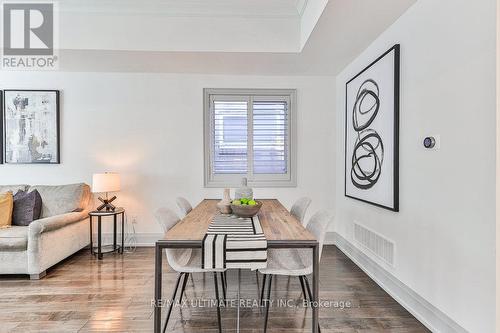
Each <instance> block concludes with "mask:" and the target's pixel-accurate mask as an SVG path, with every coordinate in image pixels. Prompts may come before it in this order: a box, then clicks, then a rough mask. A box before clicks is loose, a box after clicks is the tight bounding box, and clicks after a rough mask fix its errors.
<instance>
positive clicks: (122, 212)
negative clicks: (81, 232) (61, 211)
mask: <svg viewBox="0 0 500 333" xmlns="http://www.w3.org/2000/svg"><path fill="white" fill-rule="evenodd" d="M119 215H121V222H122V229H121V236H122V244H121V245H117V244H116V224H117V220H118V216H119ZM103 216H113V245H107V246H106V247H111V249H107V250H103V249H102V244H101V238H102V237H101V230H102V228H101V220H102V217H103ZM89 217H90V253H91V254H93V255H97V259H99V260H101V259H102V255H103V254H104V253H111V252H116V251H118V253H121V254H123V249H124V242H125V230H124V225H125V209H123V208H116V209H115V210H109V211H107V210H101V211H93V212H90V213H89ZM94 217H96V218H97V246H96V247H94V245H93V241H92V224H93V218H94ZM96 250H97V252H96Z"/></svg>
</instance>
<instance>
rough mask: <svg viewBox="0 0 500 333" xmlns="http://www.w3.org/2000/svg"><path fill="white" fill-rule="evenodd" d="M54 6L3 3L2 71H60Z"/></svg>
mask: <svg viewBox="0 0 500 333" xmlns="http://www.w3.org/2000/svg"><path fill="white" fill-rule="evenodd" d="M55 5H56V4H55V3H52V2H50V3H40V2H36V3H28V2H10V1H9V2H4V3H3V4H2V9H3V14H2V18H3V34H2V36H3V58H2V68H3V69H15V70H34V69H35V70H39V69H43V70H46V69H57V68H56V67H57V66H56V65H57V55H56V54H54V50H55V45H54V42H55V41H56V39H55V32H56V29H55V28H56V24H55V23H56V22H55V13H56V12H55V10H54V9H55Z"/></svg>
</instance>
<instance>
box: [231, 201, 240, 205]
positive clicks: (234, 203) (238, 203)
mask: <svg viewBox="0 0 500 333" xmlns="http://www.w3.org/2000/svg"><path fill="white" fill-rule="evenodd" d="M232 204H233V205H235V206H239V205H241V201H240V200H233V202H232Z"/></svg>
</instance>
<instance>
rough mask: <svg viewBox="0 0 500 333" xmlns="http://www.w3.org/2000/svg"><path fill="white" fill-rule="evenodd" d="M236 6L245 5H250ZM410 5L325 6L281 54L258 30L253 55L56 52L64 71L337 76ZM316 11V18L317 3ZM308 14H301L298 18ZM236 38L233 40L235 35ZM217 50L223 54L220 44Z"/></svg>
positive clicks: (407, 0)
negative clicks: (299, 41) (296, 44)
mask: <svg viewBox="0 0 500 333" xmlns="http://www.w3.org/2000/svg"><path fill="white" fill-rule="evenodd" d="M70 1H71V0H70ZM91 1H93V0H91ZM101 1H102V0H101ZM126 1H129V0H126ZM151 1H152V0H151ZM185 1H188V2H191V3H194V2H196V1H194V0H185ZM207 1H208V0H207ZM254 1H255V2H256V3H259V4H262V5H263V6H266V5H267V4H265V3H266V2H267V1H269V2H272V3H274V5H276V4H278V3H280V4H281V5H282V6H285V7H286V5H287V4H288V5H291V4H295V5H296V4H297V3H298V2H296V1H291V0H290V1H285V0H279V1H272V0H267V1H260V0H254ZM314 1H316V0H308V1H307V4H306V6H307V7H309V6H311V5H312V4H314ZM146 2H149V1H146ZM155 2H159V1H158V0H155ZM160 2H169V1H160ZM175 2H177V1H175ZM210 2H217V3H221V2H225V1H210ZM236 2H238V3H245V4H247V5H248V3H250V2H253V1H236ZM415 2H416V0H376V1H374V0H330V1H329V2H328V4H326V3H325V5H326V6H325V7H324V9H321V12H320V15H318V18H319V20H316V21H317V23H316V21H315V24H314V25H313V26H312V28H311V31H312V33H311V34H310V36H309V35H308V37H309V38H306V39H305V41H304V43H303V44H304V45H303V47H301V48H300V51H297V50H295V51H294V50H291V51H290V50H288V51H286V49H287V46H286V45H284V46H283V47H281V48H282V49H284V50H285V51H278V52H276V51H269V49H272V47H271V48H269V49H266V45H265V44H266V43H272V40H265V41H263V40H261V39H259V37H260V34H269V35H271V36H272V35H273V33H272V32H267V33H266V31H267V30H260V31H259V34H258V35H256V36H253V37H256V39H255V40H254V42H255V44H254V46H255V48H257V49H258V51H252V50H250V51H234V49H233V50H232V49H231V48H230V47H228V48H227V49H226V50H225V51H212V52H206V51H193V50H190V51H185V50H184V51H161V50H148V51H144V50H133V49H129V50H127V49H125V50H116V49H97V50H96V49H73V48H69V49H64V50H61V55H60V60H61V63H60V68H61V70H66V71H108V72H154V73H158V72H164V73H201V74H248V75H336V74H338V73H339V72H340V71H341V70H342V69H343V68H345V66H346V65H347V64H349V63H350V62H351V61H352V60H353V59H354V58H355V57H356V56H357V55H358V54H360V53H361V52H362V51H363V50H364V49H366V48H367V47H368V46H369V45H370V43H372V42H373V41H374V40H375V38H377V36H379V35H380V34H381V33H382V32H383V31H384V30H385V29H387V28H388V27H389V26H390V25H391V24H392V23H394V21H395V20H397V19H398V18H399V17H400V16H401V15H402V14H403V13H404V12H405V11H406V10H407V9H408V8H409V7H410V6H411V5H412V4H413V3H415ZM318 3H319V2H316V4H318ZM319 5H320V6H319V7H316V12H317V11H318V8H320V7H321V3H319ZM296 8H298V7H296ZM309 8H312V7H309ZM305 10H306V11H307V10H308V9H307V8H306V9H305ZM308 14H309V13H307V12H305V13H303V16H304V15H308ZM319 16H320V17H319ZM270 21H272V22H274V20H270ZM238 22H240V21H238ZM286 22H288V19H284V21H281V23H282V24H281V25H282V27H281V28H282V29H283V30H289V29H295V28H293V27H294V26H293V25H290V26H286ZM288 23H289V22H288ZM299 30H300V29H299ZM275 36H278V37H279V36H280V35H279V34H278V35H275ZM235 37H236V38H238V37H239V36H238V34H237V35H236V36H235ZM216 38H217V39H221V38H226V42H227V41H228V40H230V39H227V36H224V35H220V36H219V35H217V36H216ZM131 40H133V39H131ZM169 40H170V39H169ZM201 43H203V41H201ZM220 47H221V48H223V47H224V44H221V45H220ZM259 47H261V48H259ZM263 50H264V51H263Z"/></svg>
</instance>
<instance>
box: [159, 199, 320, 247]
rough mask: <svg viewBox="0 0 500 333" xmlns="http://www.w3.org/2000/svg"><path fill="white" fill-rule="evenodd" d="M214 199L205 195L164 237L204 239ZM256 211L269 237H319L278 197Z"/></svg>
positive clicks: (213, 213) (308, 239)
mask: <svg viewBox="0 0 500 333" xmlns="http://www.w3.org/2000/svg"><path fill="white" fill-rule="evenodd" d="M218 201H219V200H215V199H205V200H203V201H202V202H200V204H199V205H198V206H196V207H195V208H194V209H193V210H192V211H191V212H190V213H189V214H188V215H186V217H184V218H183V219H182V221H180V222H179V223H177V224H176V225H175V226H174V227H173V228H172V229H170V230H169V231H168V232H167V234H166V236H165V238H164V239H165V240H176V241H177V240H178V241H181V240H185V241H202V240H203V237H204V236H205V233H206V232H207V229H208V226H209V224H210V223H211V222H212V219H213V218H214V216H215V215H216V214H219V211H218V210H217V206H216V205H217V202H218ZM259 201H262V208H261V209H260V211H259V214H258V215H257V216H258V217H259V220H260V224H261V226H262V229H263V231H264V234H265V235H266V238H267V240H268V241H270V242H272V241H311V240H316V238H315V237H314V236H313V235H312V234H311V233H310V232H309V231H308V230H307V229H306V228H304V227H303V226H302V224H301V223H300V222H299V221H298V220H297V219H296V218H295V217H294V216H292V215H291V214H290V213H289V212H288V210H287V209H286V208H285V207H283V205H282V204H281V203H280V202H279V201H278V200H276V199H264V200H259Z"/></svg>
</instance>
